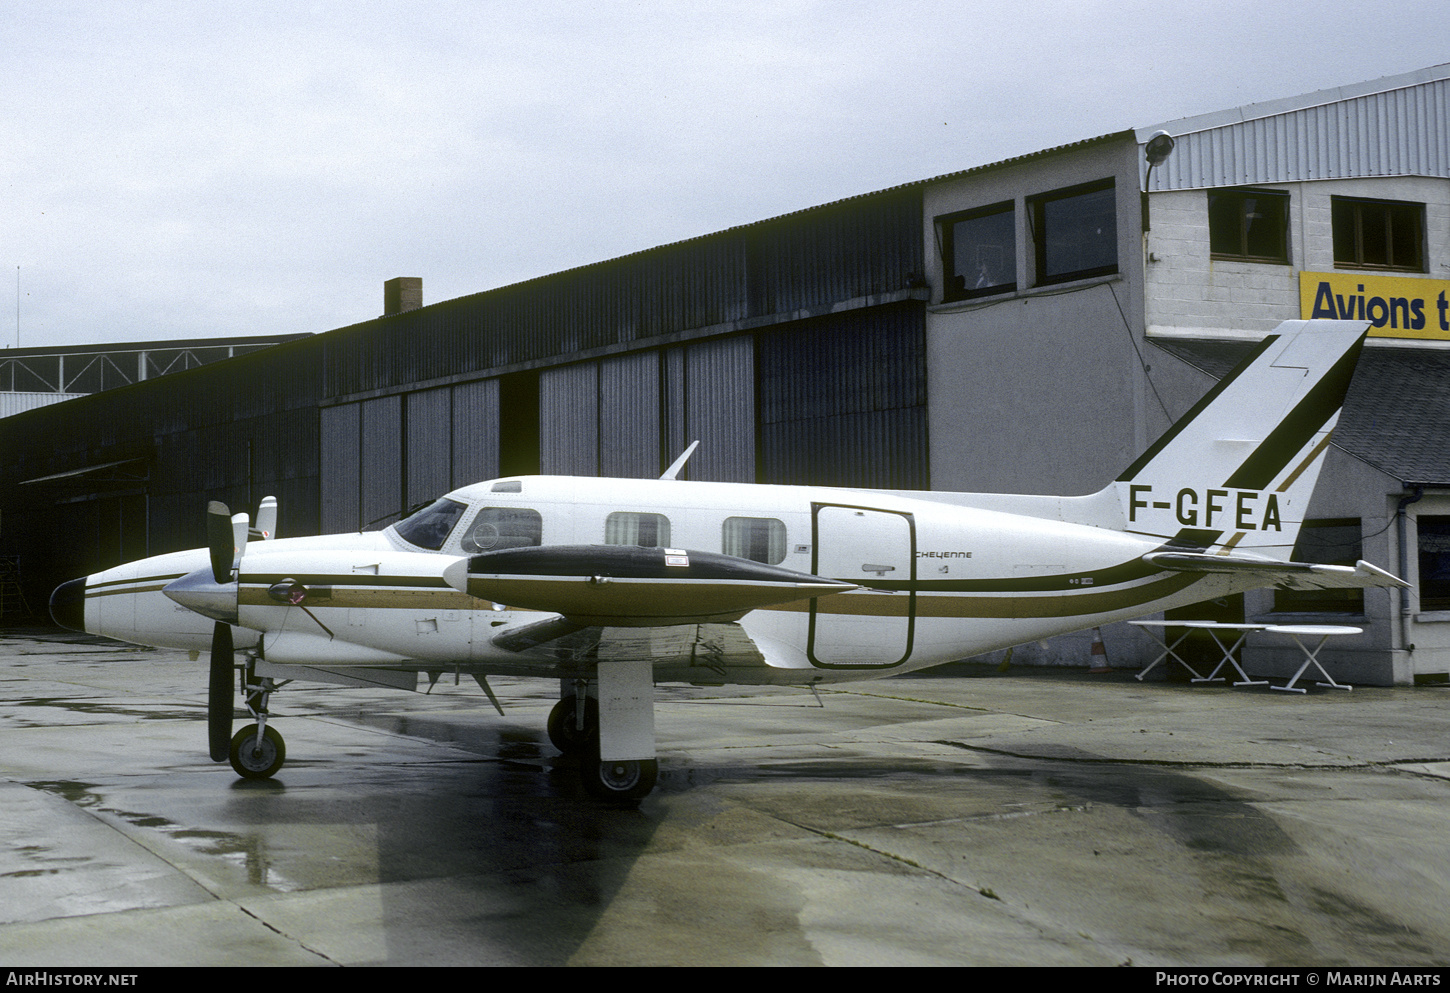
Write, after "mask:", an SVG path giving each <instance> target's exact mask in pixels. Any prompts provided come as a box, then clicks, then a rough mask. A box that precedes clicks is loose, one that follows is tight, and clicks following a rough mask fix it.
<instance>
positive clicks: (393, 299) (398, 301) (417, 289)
mask: <svg viewBox="0 0 1450 993" xmlns="http://www.w3.org/2000/svg"><path fill="white" fill-rule="evenodd" d="M421 306H423V280H422V279H421V278H420V277H418V276H398V277H397V278H396V279H390V280H388V281H387V282H385V283H383V316H384V317H392V316H393V315H394V314H401V313H403V311H405V310H417V309H418V308H419V307H421Z"/></svg>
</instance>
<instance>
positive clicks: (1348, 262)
mask: <svg viewBox="0 0 1450 993" xmlns="http://www.w3.org/2000/svg"><path fill="white" fill-rule="evenodd" d="M1330 220H1331V222H1332V224H1333V227H1334V264H1335V266H1336V267H1338V268H1341V269H1390V270H1394V271H1397V272H1424V271H1425V205H1424V204H1422V203H1401V202H1398V201H1394V200H1357V199H1354V198H1353V197H1330Z"/></svg>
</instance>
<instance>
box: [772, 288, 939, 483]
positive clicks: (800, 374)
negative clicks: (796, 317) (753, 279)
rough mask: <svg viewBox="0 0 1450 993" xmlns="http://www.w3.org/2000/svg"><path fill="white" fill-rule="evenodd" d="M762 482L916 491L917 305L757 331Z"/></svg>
mask: <svg viewBox="0 0 1450 993" xmlns="http://www.w3.org/2000/svg"><path fill="white" fill-rule="evenodd" d="M757 356H758V361H759V363H760V378H759V384H760V385H759V390H760V422H761V423H760V446H761V469H762V473H763V476H764V478H763V479H762V480H761V481H762V482H771V483H801V484H815V485H823V486H867V487H880V488H886V489H925V488H928V486H929V484H930V479H929V472H928V459H927V433H926V431H927V428H926V424H927V418H926V324H925V311H924V308H923V306H922V305H921V304H916V303H908V304H899V305H896V306H894V307H881V308H873V309H870V310H862V311H851V312H847V313H844V314H838V315H832V316H830V317H823V318H817V319H815V320H812V321H805V322H801V323H800V324H797V325H789V326H787V327H784V328H779V329H772V330H770V331H765V332H761V333H760V337H759V345H758V348H757Z"/></svg>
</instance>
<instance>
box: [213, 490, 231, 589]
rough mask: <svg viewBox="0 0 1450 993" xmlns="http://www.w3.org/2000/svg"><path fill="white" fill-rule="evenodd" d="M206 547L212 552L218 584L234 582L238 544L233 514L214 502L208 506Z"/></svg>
mask: <svg viewBox="0 0 1450 993" xmlns="http://www.w3.org/2000/svg"><path fill="white" fill-rule="evenodd" d="M206 545H207V548H208V549H209V550H210V552H211V575H212V578H213V579H215V580H216V581H217V583H218V584H221V583H230V582H231V581H232V559H233V557H234V552H235V549H236V547H237V546H236V543H235V541H233V536H232V512H231V511H230V510H228V509H227V505H226V504H224V503H221V502H220V501H217V500H213V501H211V502H210V503H208V504H207V505H206Z"/></svg>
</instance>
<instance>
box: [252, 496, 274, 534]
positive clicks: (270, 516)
mask: <svg viewBox="0 0 1450 993" xmlns="http://www.w3.org/2000/svg"><path fill="white" fill-rule="evenodd" d="M252 533H253V534H254V535H256V536H257V537H259V538H262V539H263V540H265V541H271V540H272V539H273V538H275V537H277V498H276V497H270V496H269V497H262V502H261V503H259V504H257V526H256V527H254V528H252Z"/></svg>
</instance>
